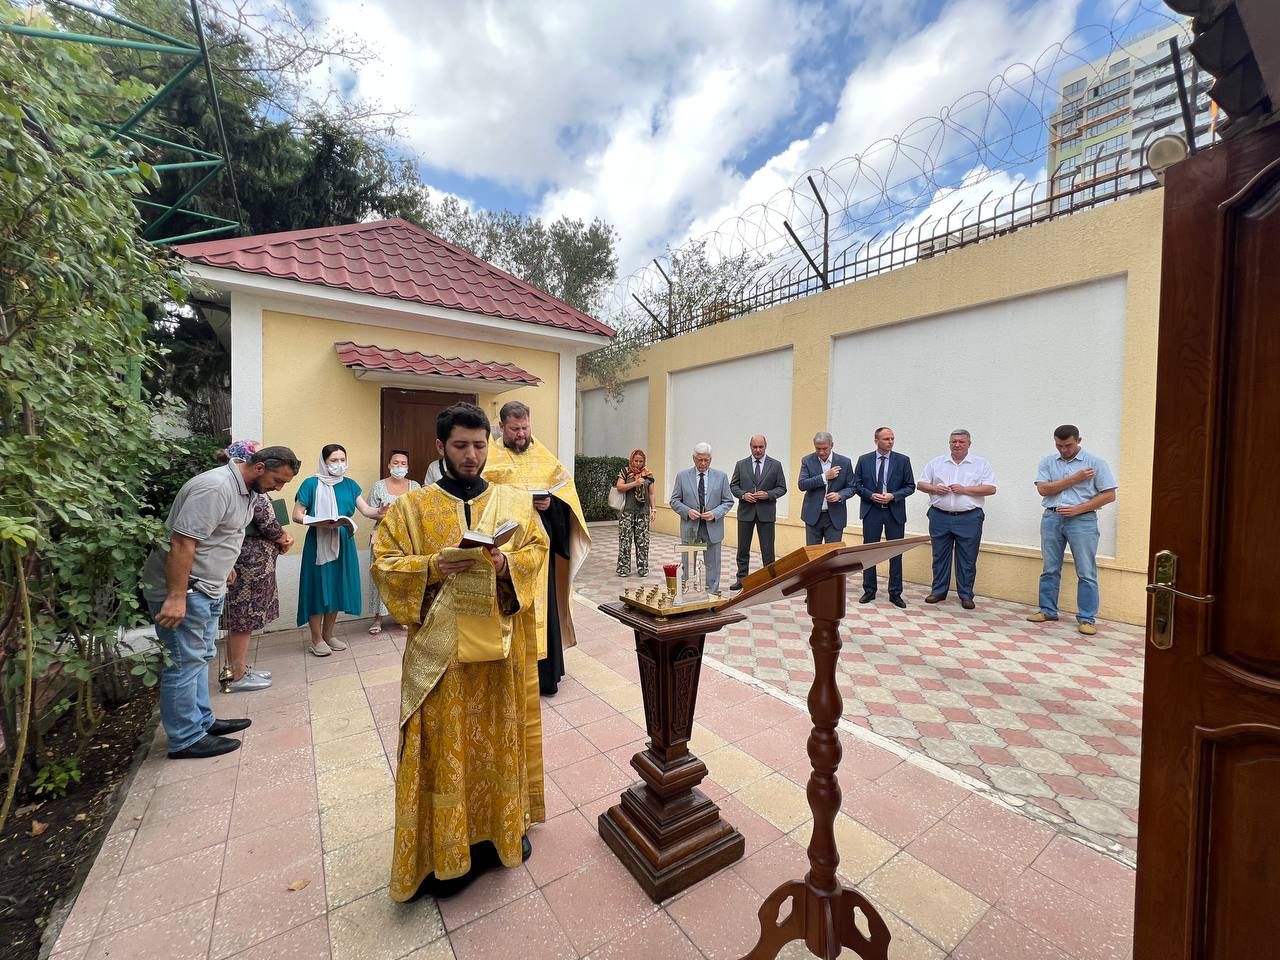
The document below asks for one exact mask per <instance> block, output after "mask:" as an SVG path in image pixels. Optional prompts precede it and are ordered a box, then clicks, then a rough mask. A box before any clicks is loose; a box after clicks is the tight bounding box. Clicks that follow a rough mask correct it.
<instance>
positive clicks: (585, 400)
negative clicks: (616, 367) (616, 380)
mask: <svg viewBox="0 0 1280 960" xmlns="http://www.w3.org/2000/svg"><path fill="white" fill-rule="evenodd" d="M622 388H623V396H622V400H621V401H620V402H618V403H616V404H615V403H611V402H610V401H609V400H608V399H607V398H606V397H605V391H604V388H603V387H599V388H597V389H595V390H587V391H584V392H583V394H582V426H581V428H580V429H579V430H578V440H579V443H578V446H579V451H578V452H579V453H581V454H582V455H583V456H585V457H625V456H627V454H629V453H630V452H631V451H632V450H635V449H636V448H637V447H639V448H640V449H642V450H647V449H648V447H649V381H648V380H632V381H630V382H629V383H624V384H623V385H622Z"/></svg>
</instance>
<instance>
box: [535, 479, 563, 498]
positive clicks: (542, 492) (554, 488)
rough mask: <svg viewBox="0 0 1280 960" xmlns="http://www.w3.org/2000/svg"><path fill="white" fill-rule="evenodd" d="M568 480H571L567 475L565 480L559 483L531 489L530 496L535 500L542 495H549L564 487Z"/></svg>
mask: <svg viewBox="0 0 1280 960" xmlns="http://www.w3.org/2000/svg"><path fill="white" fill-rule="evenodd" d="M568 482H569V478H568V477H565V478H564V479H563V480H560V481H558V482H557V483H553V484H551V486H549V487H546V488H545V489H542V490H530V491H529V496H531V497H533V499H535V500H539V499H541V498H542V497H549V496H551V495H552V494H553V493H555V492H556V491H557V490H559V489H560V488H561V487H563V486H564V485H565V484H567V483H568Z"/></svg>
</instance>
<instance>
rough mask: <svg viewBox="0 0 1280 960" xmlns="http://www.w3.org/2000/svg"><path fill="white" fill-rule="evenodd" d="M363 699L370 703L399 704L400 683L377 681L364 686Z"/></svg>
mask: <svg viewBox="0 0 1280 960" xmlns="http://www.w3.org/2000/svg"><path fill="white" fill-rule="evenodd" d="M364 695H365V699H366V700H368V701H369V702H370V703H372V704H382V703H394V704H395V705H396V706H397V707H399V705H400V684H398V683H394V682H392V683H378V684H374V685H373V686H372V687H365V688H364Z"/></svg>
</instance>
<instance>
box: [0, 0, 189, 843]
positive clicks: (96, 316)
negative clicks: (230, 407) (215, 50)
mask: <svg viewBox="0 0 1280 960" xmlns="http://www.w3.org/2000/svg"><path fill="white" fill-rule="evenodd" d="M27 15H28V11H26V10H24V9H22V8H18V7H15V6H13V5H3V4H0V19H4V20H13V19H14V18H15V17H20V16H21V17H26V16H27ZM32 16H33V17H34V18H35V19H36V20H37V21H39V18H40V17H41V16H42V15H41V14H39V13H35V14H32ZM38 25H47V22H46V23H39V22H38ZM95 49H96V48H89V47H86V46H84V45H76V44H61V43H47V42H43V41H37V40H31V39H27V38H24V37H19V36H15V35H13V34H8V33H0V224H3V225H4V229H3V231H0V464H3V465H4V469H3V470H0V736H2V737H3V741H4V761H8V763H7V764H6V763H5V762H3V761H0V767H8V769H9V771H10V777H9V782H8V785H7V789H6V791H5V799H4V803H3V805H0V825H3V822H4V819H5V815H6V812H7V809H8V806H9V804H10V803H11V802H12V798H13V796H14V792H15V790H16V786H17V783H18V780H19V777H21V776H23V775H25V776H27V777H31V776H33V775H34V773H35V767H36V765H37V764H36V763H34V762H33V759H32V758H34V757H41V754H42V750H41V743H40V729H41V728H40V725H39V723H38V722H37V717H36V712H35V704H36V703H39V702H47V700H48V697H47V696H45V694H46V693H47V691H43V690H42V689H41V685H42V684H46V683H48V682H49V681H51V680H56V682H57V684H58V689H59V690H61V689H62V688H63V687H64V686H66V685H68V684H71V685H72V687H73V688H74V689H75V710H74V716H75V722H76V725H77V730H79V731H80V732H81V734H82V735H83V736H82V739H81V742H80V749H82V748H83V746H84V744H85V743H86V742H87V740H88V738H89V737H90V736H91V734H92V732H93V729H94V728H95V726H96V724H97V722H98V719H99V716H100V714H99V711H98V708H97V706H96V703H97V702H98V696H97V694H99V693H100V692H102V691H103V690H104V689H107V688H109V687H110V686H111V685H119V684H121V683H128V682H129V676H130V670H131V669H132V666H133V664H134V663H136V658H133V657H131V656H123V657H122V655H121V649H120V628H121V627H122V626H123V625H125V624H127V623H129V622H131V620H132V619H133V618H135V617H136V616H137V607H138V604H137V600H136V584H137V576H138V571H139V570H140V569H141V567H142V562H143V560H144V558H145V557H146V554H147V551H148V550H150V548H151V546H152V544H154V543H155V542H157V541H158V540H159V539H160V536H161V532H162V528H161V525H160V522H159V520H157V519H156V517H155V516H154V514H152V513H150V512H149V511H148V510H147V508H146V505H145V503H144V491H145V490H146V487H147V484H148V483H149V482H151V480H152V478H154V477H157V476H158V475H159V474H160V472H161V471H162V470H164V469H166V468H167V467H168V465H169V463H170V458H171V449H172V447H171V442H170V441H168V440H166V439H163V438H160V437H157V436H156V435H155V431H154V430H153V426H152V413H153V409H152V407H151V405H150V404H148V403H147V402H146V401H145V400H144V399H143V397H142V391H141V387H140V384H141V374H142V372H143V370H144V368H145V367H146V366H147V365H149V364H152V363H154V362H155V355H154V351H153V348H151V347H150V346H149V345H148V342H147V339H146V334H147V331H148V329H149V326H150V321H149V319H148V310H149V309H151V310H154V305H155V304H159V303H162V302H164V301H166V300H181V299H182V298H183V297H184V296H185V294H186V291H187V289H188V283H187V280H186V278H185V276H184V275H183V273H182V267H181V262H180V261H179V260H178V259H177V258H176V257H175V256H173V255H172V254H167V253H165V252H164V251H162V250H159V249H157V248H155V247H152V246H150V245H149V244H147V243H145V242H144V241H143V240H142V239H141V238H140V231H139V219H138V214H137V212H136V210H135V208H134V204H133V202H132V195H133V194H134V193H138V192H142V191H144V190H146V189H147V187H148V184H151V183H153V182H154V180H155V177H154V172H153V171H152V170H151V168H150V167H149V166H148V165H147V164H145V163H142V162H139V161H137V155H136V154H135V153H134V152H132V151H131V150H130V148H129V145H127V144H120V143H112V142H108V141H106V140H104V139H103V130H102V128H101V127H99V126H98V125H97V123H96V122H95V121H96V120H97V119H99V118H101V117H102V116H104V113H103V111H104V110H106V111H108V113H107V114H106V115H108V116H109V115H111V113H110V111H112V110H113V109H116V108H118V109H119V110H120V111H121V112H122V113H123V114H125V115H127V114H128V112H130V111H131V110H132V109H134V107H135V106H136V104H137V103H138V102H139V101H140V100H141V99H143V98H144V97H145V96H146V95H147V94H148V93H149V92H150V91H149V89H148V88H147V87H145V86H144V85H142V84H139V83H137V82H136V81H131V80H130V81H124V82H117V81H115V80H113V79H112V77H111V76H110V74H109V73H108V72H107V71H106V70H105V69H104V68H103V66H102V64H101V63H100V62H99V60H98V59H97V56H98V54H97V53H96V52H95ZM45 762H46V761H45V760H44V758H43V757H41V763H45ZM69 762H70V758H68V757H53V758H51V759H50V760H49V761H47V764H48V765H49V766H50V767H54V766H55V765H58V766H57V769H59V770H63V771H66V770H67V769H70V768H69V767H68V766H67V764H68V763H69ZM68 776H70V774H68ZM46 780H47V778H46ZM53 785H54V787H56V785H57V784H56V780H55V781H54V782H53Z"/></svg>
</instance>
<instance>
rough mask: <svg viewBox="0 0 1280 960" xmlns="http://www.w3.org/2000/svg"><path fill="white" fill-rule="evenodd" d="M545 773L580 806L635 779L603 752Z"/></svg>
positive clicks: (611, 792) (622, 788)
mask: <svg viewBox="0 0 1280 960" xmlns="http://www.w3.org/2000/svg"><path fill="white" fill-rule="evenodd" d="M547 776H548V777H550V778H551V779H552V780H554V781H555V784H556V786H557V787H559V788H560V789H561V790H563V791H564V794H565V796H567V797H568V798H569V799H570V800H572V801H573V802H574V803H575V804H577V805H579V806H581V805H582V804H584V803H589V802H590V801H592V800H597V799H599V798H600V797H603V796H606V795H608V794H614V793H621V792H622V791H623V790H625V789H626V788H627V787H629V786H630V785H631V783H632V781H633V779H634V777H633V776H631V775H630V774H627V773H624V772H623V771H622V770H620V769H618V767H617V765H616V764H614V762H613V761H612V760H610V759H609V758H608V757H606V756H605V755H604V754H603V753H598V754H596V755H595V756H594V757H588V758H587V759H585V760H579V761H578V762H577V763H571V764H569V765H568V766H565V767H562V768H561V769H559V770H556V771H555V772H553V773H549V774H547Z"/></svg>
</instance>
